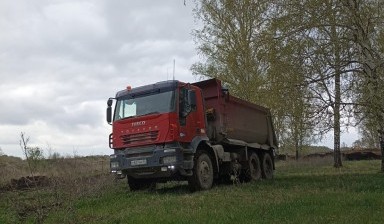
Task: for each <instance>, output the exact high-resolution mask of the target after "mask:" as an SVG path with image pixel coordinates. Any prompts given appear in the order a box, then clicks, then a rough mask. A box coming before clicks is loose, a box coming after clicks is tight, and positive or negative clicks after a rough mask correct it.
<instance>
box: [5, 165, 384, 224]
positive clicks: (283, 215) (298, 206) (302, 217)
mask: <svg viewBox="0 0 384 224" xmlns="http://www.w3.org/2000/svg"><path fill="white" fill-rule="evenodd" d="M343 165H344V166H343V167H342V168H340V169H335V168H333V167H332V161H330V160H308V161H300V162H295V161H289V162H278V163H277V170H276V173H275V179H274V180H272V181H260V182H255V183H248V184H240V185H218V186H215V187H214V188H213V189H212V190H210V191H204V192H196V193H190V192H189V191H188V188H187V186H186V183H180V182H179V183H167V184H158V185H157V188H156V189H154V190H151V191H141V192H130V191H129V189H128V187H127V185H126V181H125V180H120V181H113V178H112V177H110V176H108V175H105V174H100V175H97V176H94V177H92V178H91V177H88V178H80V179H79V178H77V179H75V180H76V181H74V182H73V181H72V182H71V181H69V182H60V181H58V182H57V183H58V184H57V185H59V186H57V185H55V187H52V186H51V187H45V188H41V189H38V190H36V189H34V190H28V191H6V192H3V193H0V196H1V200H0V223H23V222H25V223H36V222H37V223H38V222H43V223H384V174H383V173H379V172H378V171H379V169H380V161H378V160H375V161H353V162H347V161H345V162H344V164H343ZM63 183H64V184H63ZM65 183H66V184H65Z"/></svg>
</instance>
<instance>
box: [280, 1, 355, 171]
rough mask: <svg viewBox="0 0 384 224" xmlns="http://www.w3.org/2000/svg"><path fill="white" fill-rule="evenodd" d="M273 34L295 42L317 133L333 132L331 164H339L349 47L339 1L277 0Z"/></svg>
mask: <svg viewBox="0 0 384 224" xmlns="http://www.w3.org/2000/svg"><path fill="white" fill-rule="evenodd" d="M276 5H277V8H280V12H279V14H278V15H277V18H276V20H275V21H276V22H275V23H276V26H277V29H276V38H278V39H279V40H280V41H284V42H289V41H295V42H297V43H296V44H294V45H293V46H294V47H296V48H297V50H298V51H299V50H301V52H302V57H303V58H304V60H303V64H302V67H303V70H304V71H305V73H304V75H305V77H304V79H305V83H306V85H307V86H308V88H309V89H310V92H311V95H310V96H309V97H311V98H312V99H311V103H312V107H313V108H314V113H313V117H316V118H315V120H317V121H319V122H318V123H317V130H318V133H319V134H320V135H322V134H325V133H327V132H328V131H330V130H333V132H334V166H335V167H340V166H342V162H341V154H340V132H341V127H342V125H343V123H342V121H343V119H342V117H347V116H348V112H349V110H348V109H349V107H348V106H350V105H351V97H350V96H351V93H352V88H351V84H352V82H351V75H352V73H351V68H352V67H353V60H352V57H351V55H353V50H354V49H353V48H352V47H351V43H350V42H349V41H348V40H346V38H345V37H347V36H349V35H350V30H349V29H347V28H346V27H345V26H344V25H343V22H344V20H345V19H346V16H347V15H346V13H345V11H344V9H343V7H342V4H341V3H340V1H334V0H327V1H315V0H304V1H289V2H277V3H276Z"/></svg>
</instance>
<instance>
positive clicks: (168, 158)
mask: <svg viewBox="0 0 384 224" xmlns="http://www.w3.org/2000/svg"><path fill="white" fill-rule="evenodd" d="M176 161H177V159H176V156H165V157H163V164H170V163H176Z"/></svg>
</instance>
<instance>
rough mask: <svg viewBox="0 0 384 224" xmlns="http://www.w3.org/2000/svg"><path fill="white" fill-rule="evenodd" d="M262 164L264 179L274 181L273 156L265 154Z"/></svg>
mask: <svg viewBox="0 0 384 224" xmlns="http://www.w3.org/2000/svg"><path fill="white" fill-rule="evenodd" d="M261 163H262V164H261V170H262V172H261V173H262V176H263V178H264V179H273V161H272V157H271V155H270V154H269V153H264V154H263V159H262V162H261Z"/></svg>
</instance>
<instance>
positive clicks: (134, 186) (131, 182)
mask: <svg viewBox="0 0 384 224" xmlns="http://www.w3.org/2000/svg"><path fill="white" fill-rule="evenodd" d="M127 179H128V186H129V189H130V190H131V191H139V190H146V189H149V188H152V187H155V186H156V185H155V184H156V183H154V182H153V181H152V180H148V179H136V178H133V177H127Z"/></svg>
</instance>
